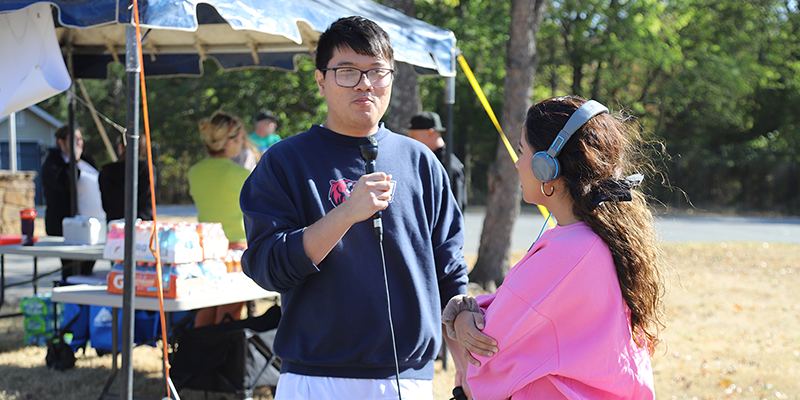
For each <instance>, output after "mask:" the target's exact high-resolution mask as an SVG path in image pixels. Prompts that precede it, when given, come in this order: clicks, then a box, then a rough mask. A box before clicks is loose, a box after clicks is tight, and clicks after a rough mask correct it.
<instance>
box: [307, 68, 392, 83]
mask: <svg viewBox="0 0 800 400" xmlns="http://www.w3.org/2000/svg"><path fill="white" fill-rule="evenodd" d="M322 71H333V77H334V80H335V81H336V84H337V85H339V86H341V87H346V88H352V87H356V86H358V84H359V83H361V77H362V76H364V75H366V76H367V79H368V80H369V83H370V84H371V85H372V87H375V88H385V87H389V85H390V84H391V83H392V77H393V76H394V70H393V69H391V68H372V69H369V70H366V71H362V70H360V69H358V68H353V67H336V68H325V69H323V70H322Z"/></svg>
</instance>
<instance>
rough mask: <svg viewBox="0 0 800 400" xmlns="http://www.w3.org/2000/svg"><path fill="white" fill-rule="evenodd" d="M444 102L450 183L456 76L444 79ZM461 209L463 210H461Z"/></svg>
mask: <svg viewBox="0 0 800 400" xmlns="http://www.w3.org/2000/svg"><path fill="white" fill-rule="evenodd" d="M451 54H452V59H453V60H455V59H456V54H455V49H453V50H452V51H451ZM455 67H456V66H455V61H454V62H453V71H455ZM444 102H445V105H446V106H447V139H446V141H445V142H446V143H447V146H445V155H444V159H445V163H444V166H445V169H446V170H447V177H448V178H450V183H451V184H452V182H453V165H452V161H451V160H452V158H453V156H452V154H453V150H454V147H455V144H454V143H453V105H454V104H455V103H456V77H455V76H451V77H448V78H447V80H446V81H445V96H444ZM462 211H463V210H462Z"/></svg>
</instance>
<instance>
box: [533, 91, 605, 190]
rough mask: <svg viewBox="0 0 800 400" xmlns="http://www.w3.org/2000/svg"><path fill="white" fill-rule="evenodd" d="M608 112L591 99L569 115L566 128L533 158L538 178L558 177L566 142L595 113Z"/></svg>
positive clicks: (548, 180) (546, 180)
mask: <svg viewBox="0 0 800 400" xmlns="http://www.w3.org/2000/svg"><path fill="white" fill-rule="evenodd" d="M601 113H608V108H606V106H604V105H602V104H600V103H599V102H597V101H594V100H589V101H587V102H586V103H583V105H581V106H580V107H579V108H578V109H577V110H575V112H574V113H573V114H572V116H570V117H569V120H567V123H566V124H565V125H564V128H562V129H561V131H560V132H558V136H556V139H555V140H554V141H553V144H551V145H550V148H549V149H547V151H540V152H538V153H536V154H534V155H533V157H532V158H531V169H533V175H534V176H535V177H536V179H538V180H540V181H542V182H551V181H553V180H555V179H556V178H558V173H559V172H560V170H561V166H560V165H559V164H558V159H556V157H558V154H559V153H561V149H562V148H564V144H565V143H567V140H569V138H570V137H571V136H572V134H573V133H575V131H577V130H578V129H579V128H580V127H582V126H583V124H585V123H587V122H589V120H590V119H592V118H594V116H595V115H597V114H601Z"/></svg>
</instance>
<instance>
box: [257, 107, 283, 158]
mask: <svg viewBox="0 0 800 400" xmlns="http://www.w3.org/2000/svg"><path fill="white" fill-rule="evenodd" d="M278 122H280V120H279V119H278V117H277V116H276V115H275V114H273V113H272V111H269V110H264V111H261V112H260V113H258V115H256V130H255V132H253V133H251V134H250V139H251V140H252V141H253V142H255V144H256V146H258V149H259V150H261V152H262V153H263V152H265V151H267V149H268V148H269V146H272V145H273V144H275V143H277V142H278V141H279V140H281V137H280V135H278V134H277V133H275V130H276V129H278Z"/></svg>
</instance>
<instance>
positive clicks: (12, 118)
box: [8, 112, 17, 172]
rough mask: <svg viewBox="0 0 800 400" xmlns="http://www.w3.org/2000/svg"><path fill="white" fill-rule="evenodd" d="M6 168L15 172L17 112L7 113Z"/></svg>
mask: <svg viewBox="0 0 800 400" xmlns="http://www.w3.org/2000/svg"><path fill="white" fill-rule="evenodd" d="M8 169H9V171H11V172H17V113H16V112H12V113H11V114H9V115H8Z"/></svg>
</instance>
